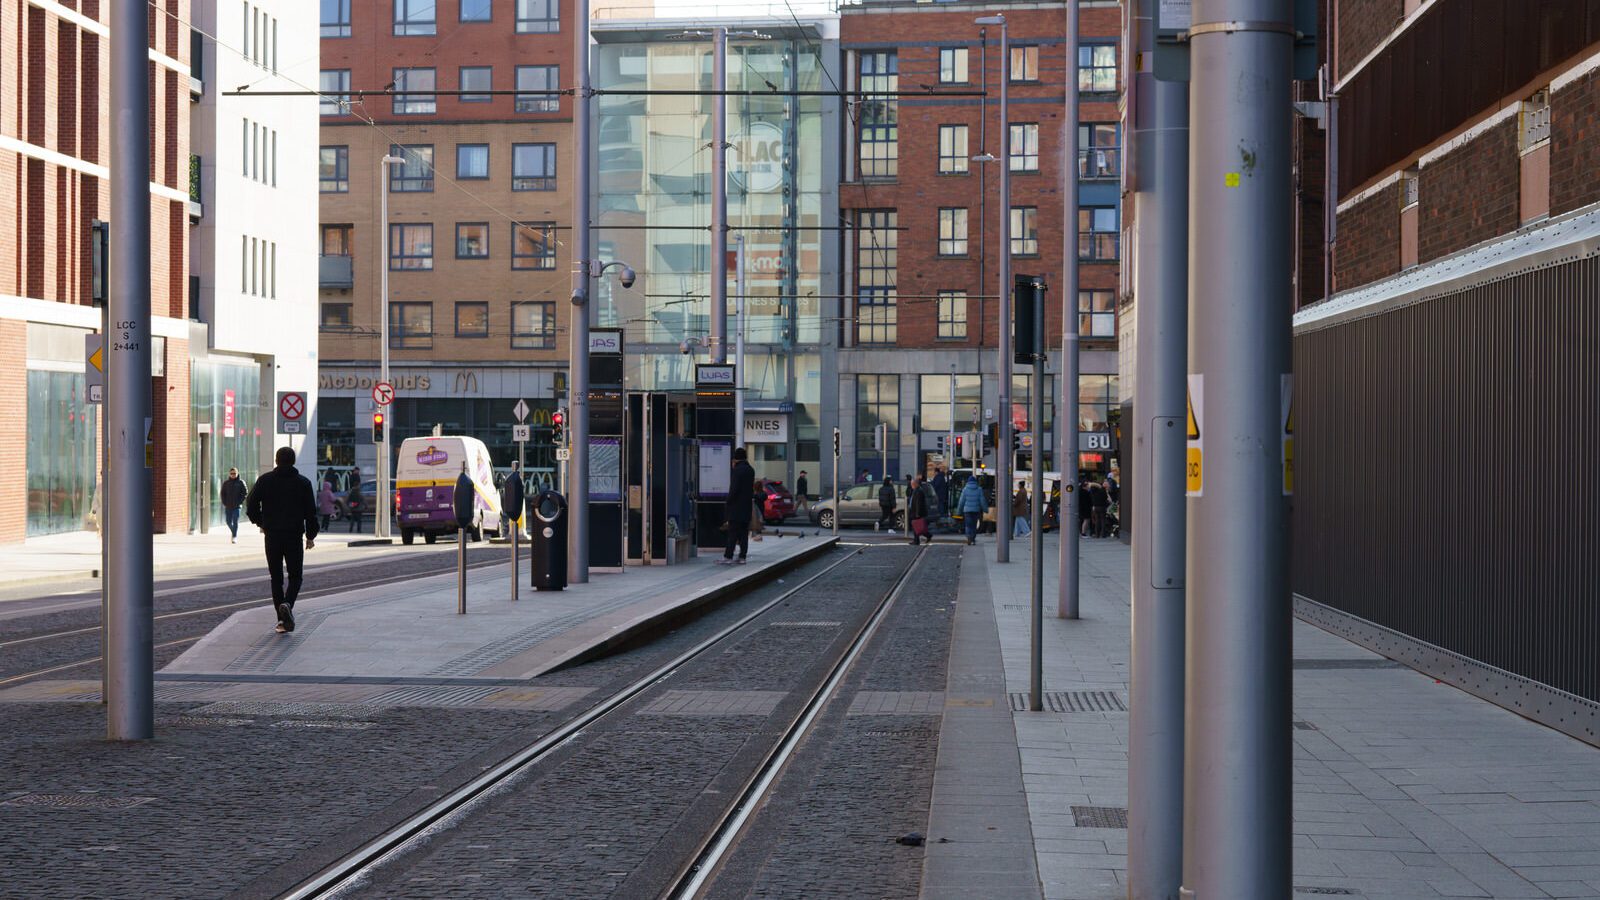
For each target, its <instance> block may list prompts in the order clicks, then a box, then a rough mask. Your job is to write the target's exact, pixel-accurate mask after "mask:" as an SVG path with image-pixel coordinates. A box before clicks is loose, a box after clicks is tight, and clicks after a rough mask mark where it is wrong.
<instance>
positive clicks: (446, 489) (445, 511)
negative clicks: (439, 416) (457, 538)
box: [399, 453, 456, 528]
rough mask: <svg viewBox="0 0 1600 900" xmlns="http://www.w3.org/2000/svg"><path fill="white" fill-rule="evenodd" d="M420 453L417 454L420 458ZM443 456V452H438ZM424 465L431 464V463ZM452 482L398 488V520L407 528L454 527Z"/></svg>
mask: <svg viewBox="0 0 1600 900" xmlns="http://www.w3.org/2000/svg"><path fill="white" fill-rule="evenodd" d="M421 455H422V454H418V457H419V459H420V457H421ZM439 455H440V456H443V455H444V454H443V453H441V454H439ZM425 465H433V464H431V463H428V464H425ZM455 494H456V486H455V485H454V484H443V485H436V486H433V487H402V488H400V504H399V506H400V521H401V523H402V524H403V525H405V526H406V527H408V528H417V527H433V526H443V527H446V528H453V527H455V522H456V514H455Z"/></svg>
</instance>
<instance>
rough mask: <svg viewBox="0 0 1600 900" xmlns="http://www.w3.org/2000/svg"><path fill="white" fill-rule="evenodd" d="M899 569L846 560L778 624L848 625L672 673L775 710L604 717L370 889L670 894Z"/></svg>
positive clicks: (763, 638)
mask: <svg viewBox="0 0 1600 900" xmlns="http://www.w3.org/2000/svg"><path fill="white" fill-rule="evenodd" d="M868 555H869V557H870V558H871V559H872V561H873V562H874V563H875V564H881V563H883V562H892V563H897V565H896V566H893V567H891V568H890V569H889V573H897V572H898V571H900V570H903V569H904V567H905V566H906V565H908V564H909V563H910V561H911V559H912V557H913V552H912V551H911V550H910V548H905V549H904V550H900V549H898V548H896V549H890V550H874V551H871V552H870V553H869V554H868ZM889 573H884V574H880V573H877V572H873V573H871V574H870V576H869V575H864V574H862V573H861V572H860V571H857V570H855V569H853V568H852V566H851V565H849V564H847V565H846V566H845V567H843V568H841V569H840V570H838V571H837V572H835V573H832V574H830V575H829V576H827V577H825V578H824V579H822V580H821V581H819V582H818V583H817V584H815V585H813V586H812V587H811V588H809V589H808V590H807V591H806V592H805V595H804V596H803V597H797V598H796V599H795V600H794V601H792V602H791V603H789V604H787V605H785V606H782V607H780V608H778V609H777V610H774V613H773V615H774V616H775V617H776V618H777V619H779V620H798V619H801V618H803V620H804V621H819V620H821V621H840V622H842V623H844V624H843V626H842V627H841V628H816V627H807V628H778V627H771V626H770V625H768V626H758V627H754V628H751V629H748V630H747V631H746V632H744V633H743V634H741V635H740V636H736V637H735V638H733V639H730V641H729V643H728V645H727V646H725V647H723V648H721V649H720V650H718V651H713V654H714V655H712V656H711V657H710V658H708V659H705V660H703V661H696V662H693V663H690V664H689V665H688V666H686V667H685V668H684V669H683V670H680V671H679V672H678V673H676V674H674V676H673V677H672V679H671V680H670V681H669V682H668V685H669V686H670V687H669V689H670V690H673V691H677V692H680V693H678V694H677V695H676V696H678V697H683V696H684V693H681V692H710V691H738V692H743V693H742V694H741V695H742V696H744V697H747V698H749V697H756V696H760V695H757V694H754V693H751V692H755V691H778V690H781V691H784V692H785V693H786V694H789V696H787V697H786V699H784V700H783V701H781V702H779V703H778V705H777V708H776V710H775V712H774V713H773V714H772V715H771V716H756V715H710V716H708V715H705V714H703V713H695V714H688V713H684V714H678V715H673V714H661V713H659V712H656V713H653V714H649V715H638V714H624V715H621V716H618V717H617V718H615V719H613V720H609V721H607V722H604V723H601V724H600V725H598V726H597V727H595V728H594V729H592V730H591V731H590V732H589V733H588V734H587V735H586V736H585V737H584V738H583V739H582V740H580V741H573V742H571V743H569V744H568V745H567V746H566V747H564V748H563V749H562V750H561V751H560V752H559V753H558V754H557V755H556V756H554V757H553V758H551V759H549V760H547V761H546V762H545V763H543V764H541V765H539V766H538V767H536V768H535V769H534V770H532V771H530V772H529V773H527V774H526V775H525V776H522V777H521V778H520V779H519V780H518V781H517V782H516V783H515V784H514V785H512V786H509V787H508V788H505V789H503V790H502V791H501V792H500V793H499V794H498V795H497V796H496V797H494V798H493V799H491V800H489V801H488V802H486V803H485V804H483V806H482V807H481V808H480V809H479V810H477V811H475V812H474V814H473V815H471V816H470V817H467V818H466V819H465V820H464V821H462V822H460V823H459V824H458V825H456V826H455V827H453V828H451V829H449V830H448V831H445V832H443V833H441V834H440V835H437V836H436V837H435V838H434V843H433V844H432V845H431V846H428V847H425V848H419V849H418V850H417V851H415V852H414V853H413V854H412V855H411V856H410V857H409V858H407V859H404V860H401V861H399V863H398V864H397V865H395V866H393V867H391V868H390V869H388V870H385V871H380V872H379V873H378V874H377V876H376V878H375V880H374V881H373V882H372V883H370V884H368V885H366V886H365V887H366V889H365V891H364V892H363V894H362V895H363V896H374V897H380V896H381V897H389V896H406V897H451V898H462V897H495V898H499V897H505V896H512V895H515V896H549V897H625V898H633V897H653V896H656V895H658V894H659V893H660V892H661V890H662V889H663V888H664V887H666V886H667V885H668V884H669V883H670V882H671V880H672V879H673V878H674V877H675V876H676V874H677V871H678V869H679V868H680V867H681V866H682V865H683V864H684V862H685V861H686V860H687V859H688V857H689V855H690V854H691V853H693V851H694V850H695V849H696V848H697V847H698V844H699V842H700V841H701V840H703V838H704V836H705V835H706V834H708V833H709V832H710V830H711V828H712V827H713V826H714V825H715V824H716V822H717V821H718V820H719V819H720V817H721V815H722V813H723V811H724V810H725V809H726V807H727V805H728V804H729V803H730V802H731V801H732V799H733V797H734V796H735V795H736V794H737V792H738V791H739V790H740V789H741V787H742V785H743V784H744V783H745V781H746V780H747V779H748V778H749V776H750V774H751V772H753V771H754V767H755V766H756V765H757V764H758V763H759V761H760V759H761V757H762V756H763V755H764V754H765V753H766V752H767V750H768V749H769V748H770V747H771V746H772V745H773V744H774V742H775V741H776V739H777V738H778V737H779V736H780V735H781V733H782V731H783V726H784V725H785V724H786V723H787V722H788V721H790V720H792V718H793V716H794V715H795V714H796V713H797V711H798V708H799V706H800V704H801V702H802V700H803V698H802V697H800V696H798V695H794V694H793V693H792V692H793V691H794V690H795V688H796V687H797V686H800V687H804V688H805V689H806V690H808V691H809V689H810V688H811V687H812V686H814V685H815V684H816V683H817V679H818V678H819V677H820V675H821V674H822V673H823V672H825V671H826V669H827V668H828V666H829V665H830V662H829V658H836V656H837V654H838V653H842V652H843V649H844V646H845V644H846V643H847V642H848V637H849V635H851V634H853V633H854V631H853V629H854V627H855V625H857V624H858V623H859V622H860V621H861V620H862V619H863V618H864V617H865V616H866V615H867V614H868V613H869V611H870V606H871V603H870V601H872V600H873V599H874V598H873V596H872V595H873V594H874V593H875V591H874V590H873V589H872V587H871V585H876V584H882V585H883V586H885V587H886V586H887V585H888V584H889V583H890V581H891V580H892V575H891V574H889ZM869 577H870V581H868V580H867V579H868V578H869ZM791 583H794V582H793V581H792V580H791ZM661 693H665V692H660V693H658V692H655V691H651V692H646V694H645V695H642V696H641V697H640V698H638V699H637V700H636V701H634V702H633V703H632V704H631V706H630V710H631V712H632V713H638V712H640V711H642V710H644V709H645V708H647V707H649V706H650V705H651V704H652V703H655V702H656V701H657V699H658V698H659V697H660V696H661ZM698 696H701V697H705V696H708V695H707V694H705V693H700V694H698ZM874 721H875V722H879V723H880V724H881V719H878V718H875V719H874ZM875 740H879V741H880V743H885V744H888V743H890V742H883V741H881V739H875ZM885 765H889V766H892V765H894V763H893V762H890V761H887V760H886V761H885ZM922 815H923V818H924V819H925V818H926V813H925V811H924V812H923V814H922ZM902 849H908V850H909V848H902ZM913 853H914V851H913ZM920 864H921V863H920V858H919V859H918V860H917V863H916V865H917V866H918V867H920ZM914 871H915V870H913V880H914V878H915V875H914Z"/></svg>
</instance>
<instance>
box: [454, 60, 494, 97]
mask: <svg viewBox="0 0 1600 900" xmlns="http://www.w3.org/2000/svg"><path fill="white" fill-rule="evenodd" d="M460 75H461V90H462V91H489V90H493V89H494V87H493V84H494V67H493V66H462V67H461V69H460ZM456 99H457V100H459V101H461V102H462V103H488V102H489V101H490V100H492V99H494V98H493V95H491V94H468V93H461V94H457V95H456Z"/></svg>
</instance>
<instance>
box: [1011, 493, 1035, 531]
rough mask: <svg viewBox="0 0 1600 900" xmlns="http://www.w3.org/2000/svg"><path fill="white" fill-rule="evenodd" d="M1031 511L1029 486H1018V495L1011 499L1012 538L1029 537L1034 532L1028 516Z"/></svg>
mask: <svg viewBox="0 0 1600 900" xmlns="http://www.w3.org/2000/svg"><path fill="white" fill-rule="evenodd" d="M1030 511H1031V509H1030V507H1029V504H1028V486H1027V485H1025V484H1019V485H1017V493H1016V494H1015V495H1013V496H1012V498H1011V536H1012V537H1014V538H1020V537H1027V536H1028V535H1029V534H1031V533H1032V532H1033V529H1032V528H1030V527H1029V526H1028V514H1029V512H1030Z"/></svg>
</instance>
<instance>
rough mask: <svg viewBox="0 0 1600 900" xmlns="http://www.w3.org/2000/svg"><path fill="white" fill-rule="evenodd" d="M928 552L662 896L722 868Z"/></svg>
mask: <svg viewBox="0 0 1600 900" xmlns="http://www.w3.org/2000/svg"><path fill="white" fill-rule="evenodd" d="M927 552H928V551H927V548H926V547H924V548H922V549H920V550H918V551H917V555H916V556H915V557H914V558H913V559H912V560H911V564H910V565H908V566H906V568H905V571H903V572H901V573H900V577H899V578H897V579H895V582H894V584H893V585H890V587H889V590H888V592H886V593H885V594H884V596H883V599H882V600H879V601H878V607H877V608H876V609H874V610H873V611H872V615H870V616H868V617H867V621H866V624H864V625H863V626H862V627H861V630H860V631H859V632H857V633H856V637H855V640H853V641H852V642H851V643H850V648H849V649H848V650H846V651H845V654H844V656H842V657H840V658H839V661H838V662H836V663H834V665H833V668H832V669H831V670H830V671H829V672H828V677H827V678H825V679H824V680H823V682H822V685H821V686H820V687H818V688H817V689H816V691H815V692H813V693H812V695H811V699H810V700H808V701H806V705H805V706H804V707H803V708H802V709H801V711H800V715H799V716H798V717H797V718H796V719H795V721H794V724H792V725H790V726H789V729H788V730H787V731H786V732H785V733H784V735H783V739H782V740H780V741H779V742H778V745H777V746H776V747H774V748H773V750H772V752H771V753H769V754H768V755H767V758H766V759H765V760H764V761H763V762H762V763H761V766H760V767H759V768H757V769H756V771H755V773H754V774H753V775H752V776H751V777H750V781H749V782H748V783H747V784H746V785H745V789H744V790H743V791H741V792H740V793H739V797H738V799H736V800H735V801H734V802H733V805H732V806H731V807H729V809H728V812H727V814H726V815H724V816H723V818H722V821H721V822H720V823H719V824H718V825H717V827H716V829H715V830H714V831H712V832H711V836H710V838H709V839H708V840H707V841H706V842H705V844H704V845H702V846H701V848H700V850H699V852H697V853H696V854H695V855H694V857H693V858H692V859H691V860H690V862H689V866H688V868H687V869H685V870H684V871H683V872H681V873H679V876H678V878H677V879H676V880H675V881H674V882H673V887H672V889H671V890H669V891H668V892H667V893H666V896H668V897H672V898H674V900H688V898H693V897H698V896H700V892H701V890H702V889H704V888H705V885H706V882H707V881H708V880H709V879H710V878H711V877H712V876H713V875H714V874H716V873H717V872H718V871H719V870H720V869H721V865H722V860H723V859H724V858H725V857H726V856H727V853H728V851H729V850H730V849H731V848H732V847H733V845H734V842H735V841H736V840H738V838H739V835H740V834H742V833H743V832H744V828H745V825H746V824H748V822H749V821H750V817H751V816H753V815H754V814H755V811H756V810H757V809H758V808H759V807H760V806H761V803H762V801H763V800H765V799H766V796H767V792H768V791H769V790H771V789H772V783H773V782H774V781H776V780H777V778H778V775H779V774H781V773H782V772H783V770H784V767H785V766H787V765H788V763H789V758H790V757H791V756H793V755H794V751H795V748H796V747H798V746H800V741H801V740H803V739H804V738H805V736H806V735H807V734H808V733H809V732H810V731H811V723H812V722H814V721H816V718H817V716H818V715H819V714H821V712H822V710H823V708H824V707H825V706H827V705H828V701H829V700H830V699H832V698H833V694H834V692H835V691H836V690H837V689H838V687H839V682H841V681H843V680H844V677H845V675H846V674H848V673H849V671H850V669H851V667H852V666H854V665H855V662H856V658H857V657H859V656H860V655H861V651H862V650H864V649H866V646H867V644H869V643H870V642H871V641H872V637H873V635H875V634H877V633H878V626H879V625H880V624H882V623H883V620H884V619H885V618H887V617H888V615H889V610H890V609H892V608H893V607H894V602H895V600H897V599H898V598H899V597H900V594H901V592H902V591H904V590H905V586H906V584H907V583H908V582H909V581H910V580H911V573H912V572H914V571H916V569H917V566H918V565H919V564H920V563H921V562H922V558H923V556H924V555H926V554H927Z"/></svg>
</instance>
